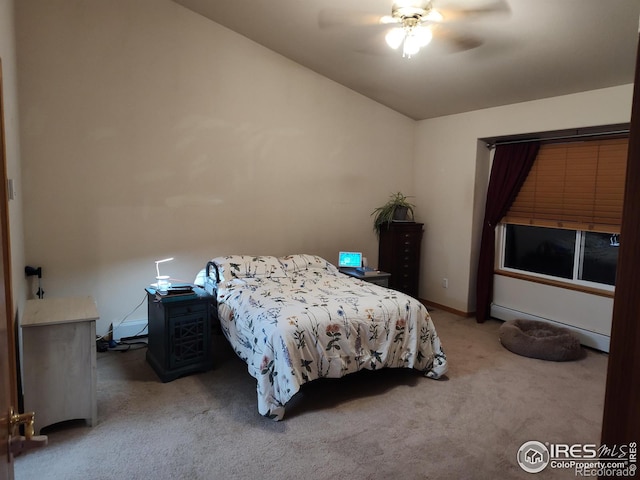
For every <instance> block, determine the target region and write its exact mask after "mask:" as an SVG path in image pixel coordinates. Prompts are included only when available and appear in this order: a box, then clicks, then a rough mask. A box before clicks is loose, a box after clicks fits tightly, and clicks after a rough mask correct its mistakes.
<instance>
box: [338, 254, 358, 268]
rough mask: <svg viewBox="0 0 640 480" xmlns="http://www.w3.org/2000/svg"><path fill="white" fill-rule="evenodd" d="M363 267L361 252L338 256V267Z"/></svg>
mask: <svg viewBox="0 0 640 480" xmlns="http://www.w3.org/2000/svg"><path fill="white" fill-rule="evenodd" d="M361 266H362V253H361V252H340V253H339V254H338V267H340V268H357V267H361Z"/></svg>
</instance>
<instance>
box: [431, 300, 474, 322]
mask: <svg viewBox="0 0 640 480" xmlns="http://www.w3.org/2000/svg"><path fill="white" fill-rule="evenodd" d="M419 300H420V302H421V303H422V304H423V305H424V306H425V307H427V308H429V307H431V308H437V309H438V310H444V311H445V312H449V313H454V314H456V315H458V316H460V317H466V318H471V317H474V316H475V315H476V312H463V311H462V310H456V309H455V308H451V307H447V306H446V305H441V304H439V303H436V302H432V301H430V300H426V299H424V298H420V299H419Z"/></svg>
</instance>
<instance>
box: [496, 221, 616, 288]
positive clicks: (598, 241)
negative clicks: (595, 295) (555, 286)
mask: <svg viewBox="0 0 640 480" xmlns="http://www.w3.org/2000/svg"><path fill="white" fill-rule="evenodd" d="M502 232H503V235H502V242H501V243H502V246H503V248H502V253H503V255H502V259H501V262H500V267H501V268H503V269H505V270H507V271H515V272H521V273H525V274H529V275H534V276H538V277H541V278H549V279H557V280H562V281H566V282H569V283H574V284H577V285H583V286H588V287H596V288H603V289H606V290H612V289H613V288H612V287H613V286H614V285H615V280H616V265H617V263H618V250H619V249H618V247H619V245H620V236H619V235H617V234H608V233H596V232H585V231H582V230H566V229H558V228H547V227H535V226H526V225H512V224H503V225H502Z"/></svg>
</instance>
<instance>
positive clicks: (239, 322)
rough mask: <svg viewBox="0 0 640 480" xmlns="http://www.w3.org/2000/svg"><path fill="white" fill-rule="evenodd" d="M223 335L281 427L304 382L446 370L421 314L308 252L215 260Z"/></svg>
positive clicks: (262, 407) (261, 407)
mask: <svg viewBox="0 0 640 480" xmlns="http://www.w3.org/2000/svg"><path fill="white" fill-rule="evenodd" d="M213 262H214V263H215V264H216V267H217V270H218V277H219V278H218V279H217V285H216V295H217V300H218V313H219V318H220V323H221V326H222V330H223V332H224V334H225V336H226V337H227V339H228V340H229V342H230V343H231V345H232V346H233V349H234V350H235V351H236V353H237V354H238V356H240V358H242V359H243V360H244V361H245V362H246V363H247V365H248V370H249V373H250V374H251V375H252V376H253V377H254V378H256V380H257V390H258V411H259V412H260V413H261V414H262V415H265V416H268V417H270V418H274V419H276V420H281V419H282V418H283V416H284V412H285V404H286V403H287V401H288V400H290V399H291V398H292V397H293V395H294V394H295V393H296V392H297V391H298V390H299V389H300V386H301V385H302V384H304V383H306V382H309V381H311V380H314V379H317V378H322V377H333V378H335V377H343V376H345V375H347V374H349V373H353V372H356V371H359V370H362V369H369V370H376V369H380V368H385V367H401V368H414V369H417V370H419V371H421V372H424V374H425V375H426V376H427V377H430V378H439V377H440V376H442V375H443V374H444V373H445V372H446V371H447V360H446V356H445V354H444V351H443V349H442V346H441V345H440V339H439V337H438V334H437V333H436V330H435V328H434V325H433V322H432V320H431V317H430V316H429V313H428V312H427V310H426V308H425V307H424V306H423V305H422V304H421V303H420V302H419V301H418V300H416V299H414V298H412V297H409V296H407V295H404V294H402V293H400V292H396V291H394V290H390V289H387V288H384V287H380V286H378V285H374V284H371V283H368V282H365V281H362V280H358V279H355V278H351V277H348V276H347V275H344V274H342V273H340V272H339V271H338V269H337V268H336V267H335V266H333V265H332V264H331V263H329V262H327V261H326V260H324V259H322V258H320V257H317V256H313V255H292V256H288V257H281V258H279V259H276V258H275V257H247V256H237V255H236V256H229V257H219V258H217V259H214V260H213Z"/></svg>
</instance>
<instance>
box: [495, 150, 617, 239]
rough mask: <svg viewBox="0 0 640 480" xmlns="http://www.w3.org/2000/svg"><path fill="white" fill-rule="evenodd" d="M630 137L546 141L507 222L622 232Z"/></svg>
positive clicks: (507, 217) (511, 209) (505, 219)
mask: <svg viewBox="0 0 640 480" xmlns="http://www.w3.org/2000/svg"><path fill="white" fill-rule="evenodd" d="M628 144H629V140H628V138H618V139H609V140H591V141H586V142H576V143H562V144H558V143H556V144H547V145H542V146H541V147H540V150H539V152H538V155H537V157H536V160H535V161H534V163H533V166H532V167H531V171H530V172H529V175H528V176H527V179H526V180H525V182H524V185H523V186H522V188H521V189H520V192H519V193H518V196H517V197H516V199H515V201H514V202H513V205H512V206H511V208H510V209H509V211H508V212H507V215H506V216H505V217H504V219H503V220H502V221H503V222H505V223H514V224H520V225H535V226H542V227H553V228H566V229H571V230H587V231H589V230H590V231H595V232H603V233H620V224H621V222H622V204H623V200H624V185H625V173H626V168H627V150H628Z"/></svg>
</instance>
